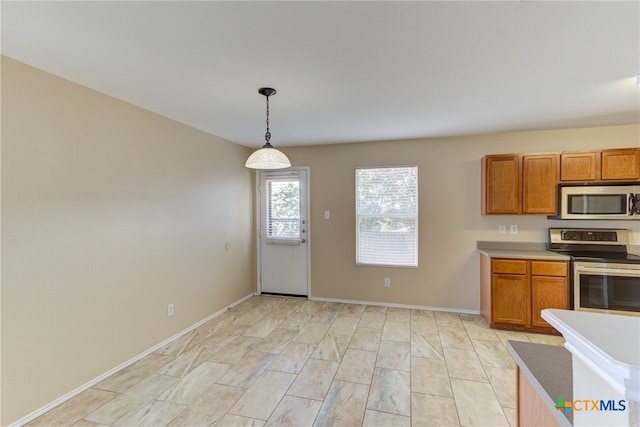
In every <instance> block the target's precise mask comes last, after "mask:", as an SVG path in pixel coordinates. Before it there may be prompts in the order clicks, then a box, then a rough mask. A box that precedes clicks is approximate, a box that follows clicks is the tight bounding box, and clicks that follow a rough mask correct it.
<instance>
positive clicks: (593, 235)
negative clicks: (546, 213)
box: [549, 228, 629, 246]
mask: <svg viewBox="0 0 640 427" xmlns="http://www.w3.org/2000/svg"><path fill="white" fill-rule="evenodd" d="M628 242H629V230H627V229H620V228H550V229H549V243H550V244H551V245H553V244H554V243H556V244H559V243H561V244H571V243H575V244H582V245H585V244H586V245H589V244H598V245H621V246H626V245H627V243H628Z"/></svg>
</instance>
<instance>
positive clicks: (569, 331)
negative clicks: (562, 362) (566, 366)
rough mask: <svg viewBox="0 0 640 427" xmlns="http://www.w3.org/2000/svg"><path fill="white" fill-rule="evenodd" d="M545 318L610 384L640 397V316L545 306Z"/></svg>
mask: <svg viewBox="0 0 640 427" xmlns="http://www.w3.org/2000/svg"><path fill="white" fill-rule="evenodd" d="M542 318H543V319H545V320H546V321H547V322H549V323H550V324H551V325H552V326H553V327H554V328H556V329H557V330H558V331H559V332H560V333H561V334H562V335H563V337H564V339H565V341H566V342H565V347H566V349H567V350H569V351H570V352H571V353H573V354H574V355H575V356H576V357H578V358H580V360H582V362H584V363H585V364H586V365H587V366H589V367H590V368H591V369H592V370H593V371H594V372H595V373H596V374H598V375H599V376H600V377H601V378H602V379H603V380H604V381H605V382H606V383H607V384H609V385H610V386H612V387H613V388H614V389H616V390H617V391H618V392H620V393H621V394H622V395H625V396H627V398H629V399H631V400H634V401H640V317H636V316H622V315H614V314H604V313H591V312H585V311H573V310H558V309H545V310H542Z"/></svg>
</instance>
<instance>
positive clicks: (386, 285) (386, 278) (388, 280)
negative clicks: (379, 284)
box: [384, 277, 391, 288]
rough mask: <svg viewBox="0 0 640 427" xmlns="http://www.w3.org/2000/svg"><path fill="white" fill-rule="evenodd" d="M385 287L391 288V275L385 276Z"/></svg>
mask: <svg viewBox="0 0 640 427" xmlns="http://www.w3.org/2000/svg"><path fill="white" fill-rule="evenodd" d="M384 287H385V288H390V287H391V279H390V278H389V277H385V278H384Z"/></svg>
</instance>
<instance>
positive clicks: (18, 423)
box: [9, 292, 256, 427]
mask: <svg viewBox="0 0 640 427" xmlns="http://www.w3.org/2000/svg"><path fill="white" fill-rule="evenodd" d="M254 295H256V293H255V292H254V293H251V294H249V295H247V296H245V297H243V298H240V299H239V300H237V301H235V302H233V303H231V304H229V305H228V306H226V307H225V308H223V309H220V310H218V311H216V312H215V313H213V314H212V315H210V316H208V317H206V318H204V319H202V320H200V321H199V322H197V323H194V324H193V325H191V326H189V327H188V328H186V329H183V330H182V331H180V332H178V333H177V334H175V335H174V336H172V337H170V338H167V339H166V340H164V341H162V342H161V343H159V344H156V345H154V346H153V347H151V348H150V349H148V350H145V351H144V352H142V353H140V354H138V355H137V356H134V357H132V358H131V359H129V360H127V361H126V362H124V363H121V364H120V365H118V366H116V367H115V368H113V369H110V370H109V371H107V372H105V373H103V374H101V375H99V376H97V377H95V378H94V379H92V380H91V381H89V382H87V383H85V384H83V385H81V386H80V387H78V388H76V389H75V390H72V391H70V392H69V393H67V394H65V395H64V396H61V397H59V398H57V399H56V400H54V401H53V402H50V403H48V404H46V405H44V406H43V407H41V408H39V409H37V410H35V411H33V412H32V413H30V414H29V415H26V416H25V417H22V418H20V419H19V420H17V421H14V422H13V423H11V424H9V427H19V426H22V425H24V424H26V423H28V422H30V421H33V420H35V419H36V418H38V417H39V416H41V415H43V414H45V413H46V412H49V411H50V410H52V409H53V408H55V407H56V406H58V405H60V404H62V403H64V402H66V401H67V400H69V399H71V398H72V397H75V396H77V395H78V394H80V393H82V392H83V391H85V390H87V389H90V388H91V387H93V386H94V385H96V384H98V383H99V382H100V381H103V380H105V379H106V378H107V377H109V376H111V375H113V374H115V373H116V372H118V371H120V370H122V369H124V368H126V367H127V366H129V365H132V364H133V363H135V362H137V361H138V360H140V359H142V358H143V357H145V356H147V355H149V354H151V353H153V352H154V351H156V350H160V349H161V348H163V347H165V346H166V345H168V344H169V343H171V342H172V341H174V340H176V339H178V338H180V337H181V336H183V335H184V334H186V333H188V332H191V331H192V330H194V329H196V328H197V327H199V326H202V325H204V324H205V323H207V322H208V321H209V320H212V319H215V318H216V317H218V316H219V315H221V314H222V313H225V312H226V311H227V310H229V309H230V308H233V307H235V306H236V305H238V304H240V303H241V302H243V301H246V300H248V299H249V298H251V297H252V296H254Z"/></svg>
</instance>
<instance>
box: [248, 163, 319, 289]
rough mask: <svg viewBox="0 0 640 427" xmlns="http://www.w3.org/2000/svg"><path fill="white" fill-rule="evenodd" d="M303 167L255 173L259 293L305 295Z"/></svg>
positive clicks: (306, 244)
mask: <svg viewBox="0 0 640 427" xmlns="http://www.w3.org/2000/svg"><path fill="white" fill-rule="evenodd" d="M308 196H309V185H308V169H307V168H289V169H287V170H284V171H258V199H259V203H258V211H259V212H258V218H259V223H258V282H259V283H258V287H259V292H260V293H275V294H283V295H302V296H308V295H309V219H308V216H307V212H308V206H309V198H308Z"/></svg>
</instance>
